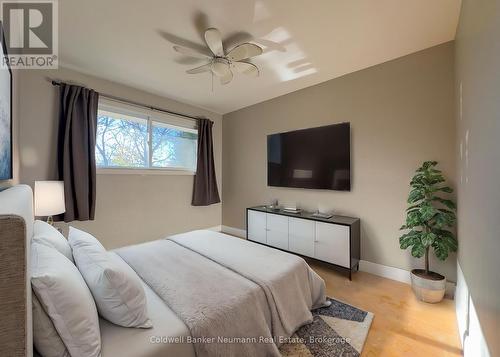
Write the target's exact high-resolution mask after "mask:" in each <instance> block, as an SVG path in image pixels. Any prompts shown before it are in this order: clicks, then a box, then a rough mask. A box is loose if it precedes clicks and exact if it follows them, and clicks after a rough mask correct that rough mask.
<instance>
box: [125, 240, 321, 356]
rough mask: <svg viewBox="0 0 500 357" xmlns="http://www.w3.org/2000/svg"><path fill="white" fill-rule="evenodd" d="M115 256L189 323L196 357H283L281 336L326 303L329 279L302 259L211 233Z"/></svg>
mask: <svg viewBox="0 0 500 357" xmlns="http://www.w3.org/2000/svg"><path fill="white" fill-rule="evenodd" d="M116 252H117V254H119V255H120V256H121V257H122V258H123V259H124V260H125V261H126V262H127V263H128V264H129V265H130V266H131V267H132V268H133V269H134V270H135V271H136V272H137V273H138V275H139V276H140V277H141V278H142V279H143V280H144V281H145V283H146V284H147V285H149V286H150V287H151V288H152V290H154V292H155V293H156V294H157V295H158V296H160V297H161V298H162V299H163V301H164V302H165V304H166V305H168V306H169V307H170V308H171V309H172V311H174V312H175V313H176V314H177V316H178V317H179V318H180V319H181V320H182V321H183V322H184V323H185V324H186V326H187V327H188V329H189V331H190V334H191V337H193V338H195V339H196V340H195V342H194V343H193V344H194V347H195V351H196V353H197V355H198V357H201V356H234V355H238V356H257V355H259V356H279V351H278V348H277V347H278V346H279V344H280V342H281V341H282V340H283V338H286V337H289V336H291V335H292V334H293V332H295V330H296V329H297V328H299V327H300V326H302V325H303V324H306V323H309V322H311V321H312V315H311V312H310V310H311V309H313V308H316V307H320V306H324V305H325V303H326V296H325V284H324V282H323V280H322V279H321V278H320V277H319V276H318V275H317V274H316V273H314V272H313V271H312V270H311V269H310V268H309V266H308V265H307V264H306V263H305V261H304V260H303V259H302V258H299V257H297V256H294V255H291V254H288V253H284V252H281V251H278V250H275V249H272V248H268V247H264V246H261V245H257V244H255V243H251V242H247V241H244V240H241V239H238V238H234V237H231V236H227V235H225V234H221V233H217V232H213V231H194V232H189V233H185V234H181V235H176V236H173V237H170V239H167V240H160V241H154V242H149V243H144V244H140V245H136V246H130V247H125V248H121V249H119V250H117V251H116ZM225 337H230V338H231V339H232V340H230V341H229V342H221V341H222V340H221V338H225ZM240 337H241V338H245V339H247V341H251V340H250V339H248V338H253V337H254V338H256V339H257V340H258V341H260V343H255V342H247V343H239V342H238V341H237V338H240ZM205 338H210V340H208V341H209V342H210V341H212V342H211V343H206V342H205V341H204V339H205ZM234 338H236V339H234ZM262 339H265V340H262ZM214 341H215V342H214ZM234 341H237V342H238V343H234ZM253 341H255V340H253ZM273 341H274V342H275V343H273Z"/></svg>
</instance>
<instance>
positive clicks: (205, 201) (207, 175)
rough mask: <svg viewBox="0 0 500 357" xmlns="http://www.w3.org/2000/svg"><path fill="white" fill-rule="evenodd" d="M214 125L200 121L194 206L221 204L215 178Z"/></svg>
mask: <svg viewBox="0 0 500 357" xmlns="http://www.w3.org/2000/svg"><path fill="white" fill-rule="evenodd" d="M213 125H214V123H213V122H212V121H210V120H208V119H198V163H197V166H196V175H195V176H194V187H193V201H192V203H191V204H192V205H193V206H208V205H211V204H214V203H219V202H220V197H219V190H218V189H217V179H216V177H215V164H214V147H213V142H212V126H213Z"/></svg>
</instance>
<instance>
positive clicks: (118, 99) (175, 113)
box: [49, 79, 213, 123]
mask: <svg viewBox="0 0 500 357" xmlns="http://www.w3.org/2000/svg"><path fill="white" fill-rule="evenodd" d="M49 81H50V82H51V83H52V85H54V86H60V85H61V83H62V82H59V81H55V80H52V79H50V80H49ZM99 96H102V97H104V98H107V99H111V100H114V101H117V102H122V103H125V104H130V105H134V106H137V107H142V108H146V109H149V110H152V111H155V112H161V113H167V114H172V115H177V116H180V117H183V118H188V119H191V120H196V121H198V119H202V118H203V117H195V116H192V115H187V114H182V113H178V112H174V111H172V110H167V109H162V108H157V107H153V106H151V105H146V104H142V103H138V102H134V101H131V100H128V99H123V98H120V97H116V96H114V95H109V94H104V93H99ZM211 122H212V123H213V121H211Z"/></svg>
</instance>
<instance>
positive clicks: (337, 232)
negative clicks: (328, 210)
mask: <svg viewBox="0 0 500 357" xmlns="http://www.w3.org/2000/svg"><path fill="white" fill-rule="evenodd" d="M315 224H316V232H315V244H314V258H316V259H319V260H323V261H326V262H328V263H332V264H337V265H340V266H343V267H346V268H349V267H350V256H351V255H350V251H349V227H348V226H342V225H338V224H329V223H322V222H316V223H315Z"/></svg>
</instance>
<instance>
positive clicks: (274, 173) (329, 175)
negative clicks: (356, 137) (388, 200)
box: [267, 123, 351, 191]
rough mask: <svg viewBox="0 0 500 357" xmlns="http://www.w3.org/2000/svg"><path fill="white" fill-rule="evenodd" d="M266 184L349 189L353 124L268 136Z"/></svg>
mask: <svg viewBox="0 0 500 357" xmlns="http://www.w3.org/2000/svg"><path fill="white" fill-rule="evenodd" d="M267 184H268V186H278V187H296V188H312V189H322V190H337V191H350V190H351V130H350V124H349V123H341V124H334V125H328V126H322V127H317V128H311V129H303V130H296V131H289V132H286V133H279V134H272V135H268V136H267Z"/></svg>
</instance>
